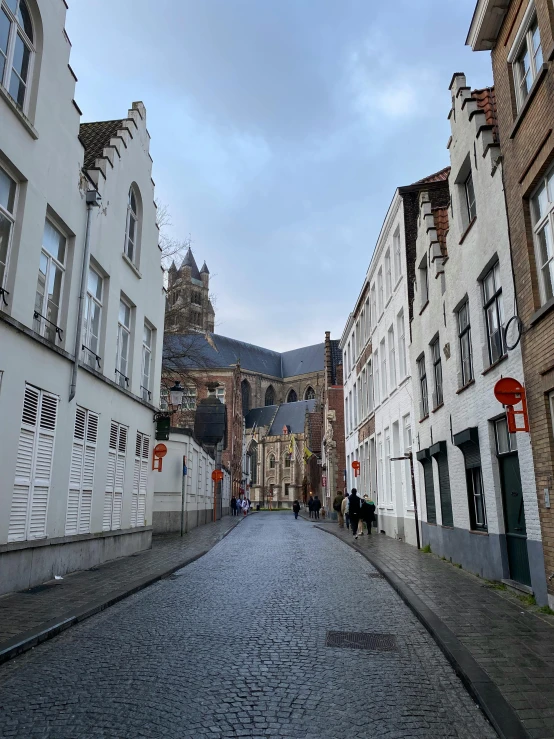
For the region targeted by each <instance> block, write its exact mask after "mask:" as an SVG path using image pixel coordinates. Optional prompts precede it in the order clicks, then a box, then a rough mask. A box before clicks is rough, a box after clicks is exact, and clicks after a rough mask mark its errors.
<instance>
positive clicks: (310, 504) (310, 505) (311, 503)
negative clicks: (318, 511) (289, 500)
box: [308, 495, 314, 518]
mask: <svg viewBox="0 0 554 739" xmlns="http://www.w3.org/2000/svg"><path fill="white" fill-rule="evenodd" d="M308 511H309V512H310V513H309V515H310V518H313V517H314V499H313V497H312V496H311V495H310V498H309V500H308Z"/></svg>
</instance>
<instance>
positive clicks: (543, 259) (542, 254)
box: [0, 169, 554, 304]
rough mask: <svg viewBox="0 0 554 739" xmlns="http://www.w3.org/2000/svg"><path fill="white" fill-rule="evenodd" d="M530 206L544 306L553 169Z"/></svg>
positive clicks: (549, 276) (550, 256)
mask: <svg viewBox="0 0 554 739" xmlns="http://www.w3.org/2000/svg"><path fill="white" fill-rule="evenodd" d="M0 174H1V173H0ZM531 204H532V207H531V212H532V217H533V232H534V241H535V259H536V262H537V271H538V273H539V286H540V295H541V304H544V303H546V301H547V300H551V299H552V297H554V248H553V242H554V169H553V170H551V171H550V172H549V174H548V175H547V176H546V178H545V179H544V180H543V182H542V183H541V185H540V187H539V189H538V191H537V193H536V195H535V196H534V197H533V199H532V201H531ZM0 212H1V199H0ZM0 217H1V216H0ZM0 238H1V236H0ZM1 255H2V249H1V242H0V269H1V268H2V265H1V260H2V256H1Z"/></svg>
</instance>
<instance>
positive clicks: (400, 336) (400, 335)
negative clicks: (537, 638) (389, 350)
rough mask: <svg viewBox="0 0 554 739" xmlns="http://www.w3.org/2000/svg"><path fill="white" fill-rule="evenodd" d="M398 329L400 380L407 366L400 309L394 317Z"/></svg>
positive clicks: (403, 376) (402, 314) (402, 319)
mask: <svg viewBox="0 0 554 739" xmlns="http://www.w3.org/2000/svg"><path fill="white" fill-rule="evenodd" d="M396 325H397V330H398V370H399V372H400V380H401V381H402V380H403V379H404V378H405V377H406V375H407V374H408V366H407V362H406V337H405V335H404V311H403V310H401V311H400V313H399V314H398V316H397V318H396Z"/></svg>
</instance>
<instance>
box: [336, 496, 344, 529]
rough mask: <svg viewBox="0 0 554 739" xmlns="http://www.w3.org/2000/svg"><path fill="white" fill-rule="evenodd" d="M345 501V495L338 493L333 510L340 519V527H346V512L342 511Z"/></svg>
mask: <svg viewBox="0 0 554 739" xmlns="http://www.w3.org/2000/svg"><path fill="white" fill-rule="evenodd" d="M343 502H344V495H343V494H342V493H337V494H336V495H335V497H334V499H333V510H334V511H336V513H337V517H338V519H339V528H341V529H343V528H344V513H343V512H342V504H343Z"/></svg>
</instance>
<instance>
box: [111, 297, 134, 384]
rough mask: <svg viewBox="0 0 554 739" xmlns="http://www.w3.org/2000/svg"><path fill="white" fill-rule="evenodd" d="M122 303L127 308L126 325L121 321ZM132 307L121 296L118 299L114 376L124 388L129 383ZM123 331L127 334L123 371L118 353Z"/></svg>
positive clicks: (121, 357)
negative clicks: (127, 318) (127, 317)
mask: <svg viewBox="0 0 554 739" xmlns="http://www.w3.org/2000/svg"><path fill="white" fill-rule="evenodd" d="M122 305H124V306H125V307H126V308H128V309H129V325H128V326H126V325H125V324H123V323H121V320H120V316H121V306H122ZM132 310H133V309H132V307H131V305H130V304H129V303H127V301H126V300H124V299H123V298H120V299H119V310H118V313H117V348H116V360H115V364H116V367H115V376H116V382H117V384H118V385H119V386H120V387H122V388H125V389H128V388H129V385H130V375H128V374H127V372H129V354H130V351H129V350H130V348H131V328H132V327H131V323H132ZM123 333H126V334H127V354H126V357H125V372H123V370H122V369H121V367H122V359H123V356H122V354H120V348H121V346H122V336H123Z"/></svg>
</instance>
